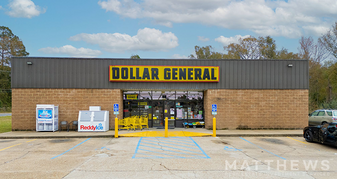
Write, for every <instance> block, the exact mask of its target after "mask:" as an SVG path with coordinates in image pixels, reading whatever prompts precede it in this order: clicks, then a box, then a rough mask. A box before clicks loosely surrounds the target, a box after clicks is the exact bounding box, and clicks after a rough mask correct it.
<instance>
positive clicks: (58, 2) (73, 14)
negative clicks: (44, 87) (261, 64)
mask: <svg viewBox="0 0 337 179" xmlns="http://www.w3.org/2000/svg"><path fill="white" fill-rule="evenodd" d="M336 9H337V1H336V0H320V1H318V0H289V1H283V0H240V1H238V0H236V1H235V0H208V1H205V0H67V1H65V0H1V1H0V25H1V26H7V27H9V28H10V29H11V30H12V31H13V33H14V34H15V35H17V36H19V37H20V39H21V40H22V41H23V43H24V45H25V46H26V50H27V51H28V52H29V53H30V56H43V57H98V58H129V57H130V56H131V55H133V54H138V55H139V56H140V57H141V58H187V57H188V56H189V55H190V54H192V53H194V46H195V45H198V46H206V45H212V46H213V47H214V50H215V51H218V52H224V50H223V46H225V45H227V44H229V43H233V42H234V43H235V42H237V40H238V38H240V37H246V36H249V35H252V36H255V37H258V36H267V35H270V36H271V37H272V38H274V39H275V40H276V44H277V47H278V49H281V48H282V47H284V48H286V49H288V50H289V51H292V52H296V53H297V52H298V50H297V48H298V46H299V43H298V41H299V38H300V37H301V36H312V37H314V39H316V38H317V37H319V36H320V35H321V34H323V33H325V32H326V31H327V30H328V29H329V28H330V27H331V26H332V25H333V23H334V22H335V21H337V10H336Z"/></svg>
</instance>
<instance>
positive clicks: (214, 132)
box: [212, 117, 216, 137]
mask: <svg viewBox="0 0 337 179" xmlns="http://www.w3.org/2000/svg"><path fill="white" fill-rule="evenodd" d="M212 136H213V137H216V118H215V117H213V135H212Z"/></svg>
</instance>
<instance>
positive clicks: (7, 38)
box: [0, 26, 29, 107]
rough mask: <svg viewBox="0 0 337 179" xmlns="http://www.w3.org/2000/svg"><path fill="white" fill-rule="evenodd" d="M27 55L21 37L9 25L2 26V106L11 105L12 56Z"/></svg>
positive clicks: (0, 85) (0, 72)
mask: <svg viewBox="0 0 337 179" xmlns="http://www.w3.org/2000/svg"><path fill="white" fill-rule="evenodd" d="M27 55H29V53H28V52H26V48H25V46H24V45H23V43H22V41H21V40H20V39H19V37H18V36H16V35H14V34H13V32H12V31H11V30H10V29H9V28H8V27H5V26H0V64H1V65H0V107H4V106H5V107H10V106H11V101H12V92H11V76H10V72H11V67H10V66H11V61H10V60H11V57H13V56H27Z"/></svg>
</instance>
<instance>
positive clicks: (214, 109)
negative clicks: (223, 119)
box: [212, 104, 218, 112]
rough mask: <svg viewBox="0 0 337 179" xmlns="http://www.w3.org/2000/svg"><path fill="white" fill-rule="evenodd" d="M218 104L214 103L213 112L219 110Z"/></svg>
mask: <svg viewBox="0 0 337 179" xmlns="http://www.w3.org/2000/svg"><path fill="white" fill-rule="evenodd" d="M217 111H218V106H217V105H216V104H212V112H217Z"/></svg>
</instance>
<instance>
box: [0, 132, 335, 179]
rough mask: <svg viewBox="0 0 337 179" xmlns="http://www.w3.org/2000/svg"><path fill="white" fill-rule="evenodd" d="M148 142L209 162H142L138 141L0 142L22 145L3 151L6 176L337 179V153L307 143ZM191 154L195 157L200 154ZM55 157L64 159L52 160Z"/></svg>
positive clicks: (259, 139) (279, 139)
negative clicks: (201, 153)
mask: <svg viewBox="0 0 337 179" xmlns="http://www.w3.org/2000/svg"><path fill="white" fill-rule="evenodd" d="M143 139H144V138H142V140H143ZM146 139H148V140H153V141H152V142H151V141H147V142H148V143H150V144H155V145H158V146H155V147H156V148H157V149H153V150H154V151H157V152H161V153H165V152H171V153H174V152H177V151H176V150H178V149H181V148H182V146H184V145H186V146H189V145H187V144H191V146H192V143H194V142H195V143H196V144H195V145H197V146H198V147H196V148H199V147H200V148H201V149H202V150H203V151H204V152H205V154H206V155H207V156H209V158H198V157H196V158H193V159H191V158H179V157H181V156H183V155H178V156H179V157H177V158H170V159H162V158H149V159H145V158H144V157H142V158H136V157H134V156H135V153H136V154H137V147H138V148H139V143H141V142H142V140H141V138H137V137H133V138H127V137H123V138H91V139H89V140H87V139H83V138H79V139H77V138H68V139H37V140H34V141H30V140H31V139H17V140H12V139H6V140H0V147H1V148H0V149H2V148H6V147H9V146H13V145H16V144H19V143H21V144H20V145H18V146H14V147H11V148H8V149H6V150H3V151H0V171H1V174H2V175H1V176H2V177H4V178H81V179H83V178H150V177H156V178H158V177H160V178H333V177H334V176H336V174H337V172H336V171H337V150H336V148H335V147H330V146H326V145H321V144H318V143H307V142H305V140H304V139H303V138H301V137H294V138H292V139H291V138H287V137H243V139H245V140H247V141H249V142H247V141H245V140H243V139H242V138H240V137H216V138H213V137H192V138H189V137H187V138H176V139H175V138H146ZM192 139H193V142H190V143H189V141H188V140H191V141H192ZM294 139H295V140H294ZM85 140H86V141H85ZM28 141H30V142H28ZM84 141H85V142H84ZM175 144H176V145H175ZM147 145H149V144H147ZM167 147H172V148H167ZM70 149H71V150H70ZM163 149H170V150H172V151H166V150H163ZM187 150H189V151H190V153H189V154H193V151H197V150H196V149H188V148H187ZM67 151H68V152H67ZM178 152H179V151H178ZM184 152H188V151H184ZM62 153H64V154H62ZM60 154H62V155H60ZM58 155H60V156H58ZM197 155H198V154H197ZM55 156H58V157H56V158H54V159H52V158H53V157H55ZM281 157H282V158H284V159H285V160H284V159H282V158H281ZM310 162H311V164H312V165H310Z"/></svg>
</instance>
